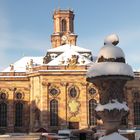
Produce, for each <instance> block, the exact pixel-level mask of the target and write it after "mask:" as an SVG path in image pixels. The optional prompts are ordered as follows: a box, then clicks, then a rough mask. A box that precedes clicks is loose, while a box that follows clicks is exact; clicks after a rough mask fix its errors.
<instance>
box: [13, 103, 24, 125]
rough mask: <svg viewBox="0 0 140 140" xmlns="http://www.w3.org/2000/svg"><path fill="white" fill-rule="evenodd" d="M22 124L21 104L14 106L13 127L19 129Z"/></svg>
mask: <svg viewBox="0 0 140 140" xmlns="http://www.w3.org/2000/svg"><path fill="white" fill-rule="evenodd" d="M22 123H23V104H22V103H16V105H15V126H16V127H21V126H22Z"/></svg>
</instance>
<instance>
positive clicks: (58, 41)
mask: <svg viewBox="0 0 140 140" xmlns="http://www.w3.org/2000/svg"><path fill="white" fill-rule="evenodd" d="M53 22H54V33H53V34H52V35H51V43H52V47H53V48H56V47H59V46H60V45H64V44H71V45H76V40H77V35H76V34H74V13H73V11H72V10H60V9H59V10H55V11H54V14H53Z"/></svg>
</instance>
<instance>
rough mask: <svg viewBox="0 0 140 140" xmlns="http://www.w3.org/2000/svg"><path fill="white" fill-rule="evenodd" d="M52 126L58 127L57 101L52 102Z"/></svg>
mask: <svg viewBox="0 0 140 140" xmlns="http://www.w3.org/2000/svg"><path fill="white" fill-rule="evenodd" d="M50 125H51V126H57V125H58V101H57V100H55V99H53V100H51V101H50Z"/></svg>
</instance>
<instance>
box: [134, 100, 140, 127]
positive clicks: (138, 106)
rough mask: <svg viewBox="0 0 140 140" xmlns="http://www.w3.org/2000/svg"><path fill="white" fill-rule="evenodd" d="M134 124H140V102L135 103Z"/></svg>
mask: <svg viewBox="0 0 140 140" xmlns="http://www.w3.org/2000/svg"><path fill="white" fill-rule="evenodd" d="M134 125H140V103H138V102H136V103H134Z"/></svg>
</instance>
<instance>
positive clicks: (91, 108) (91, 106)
mask: <svg viewBox="0 0 140 140" xmlns="http://www.w3.org/2000/svg"><path fill="white" fill-rule="evenodd" d="M95 107H96V100H94V99H91V100H90V101H89V125H96V118H95Z"/></svg>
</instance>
